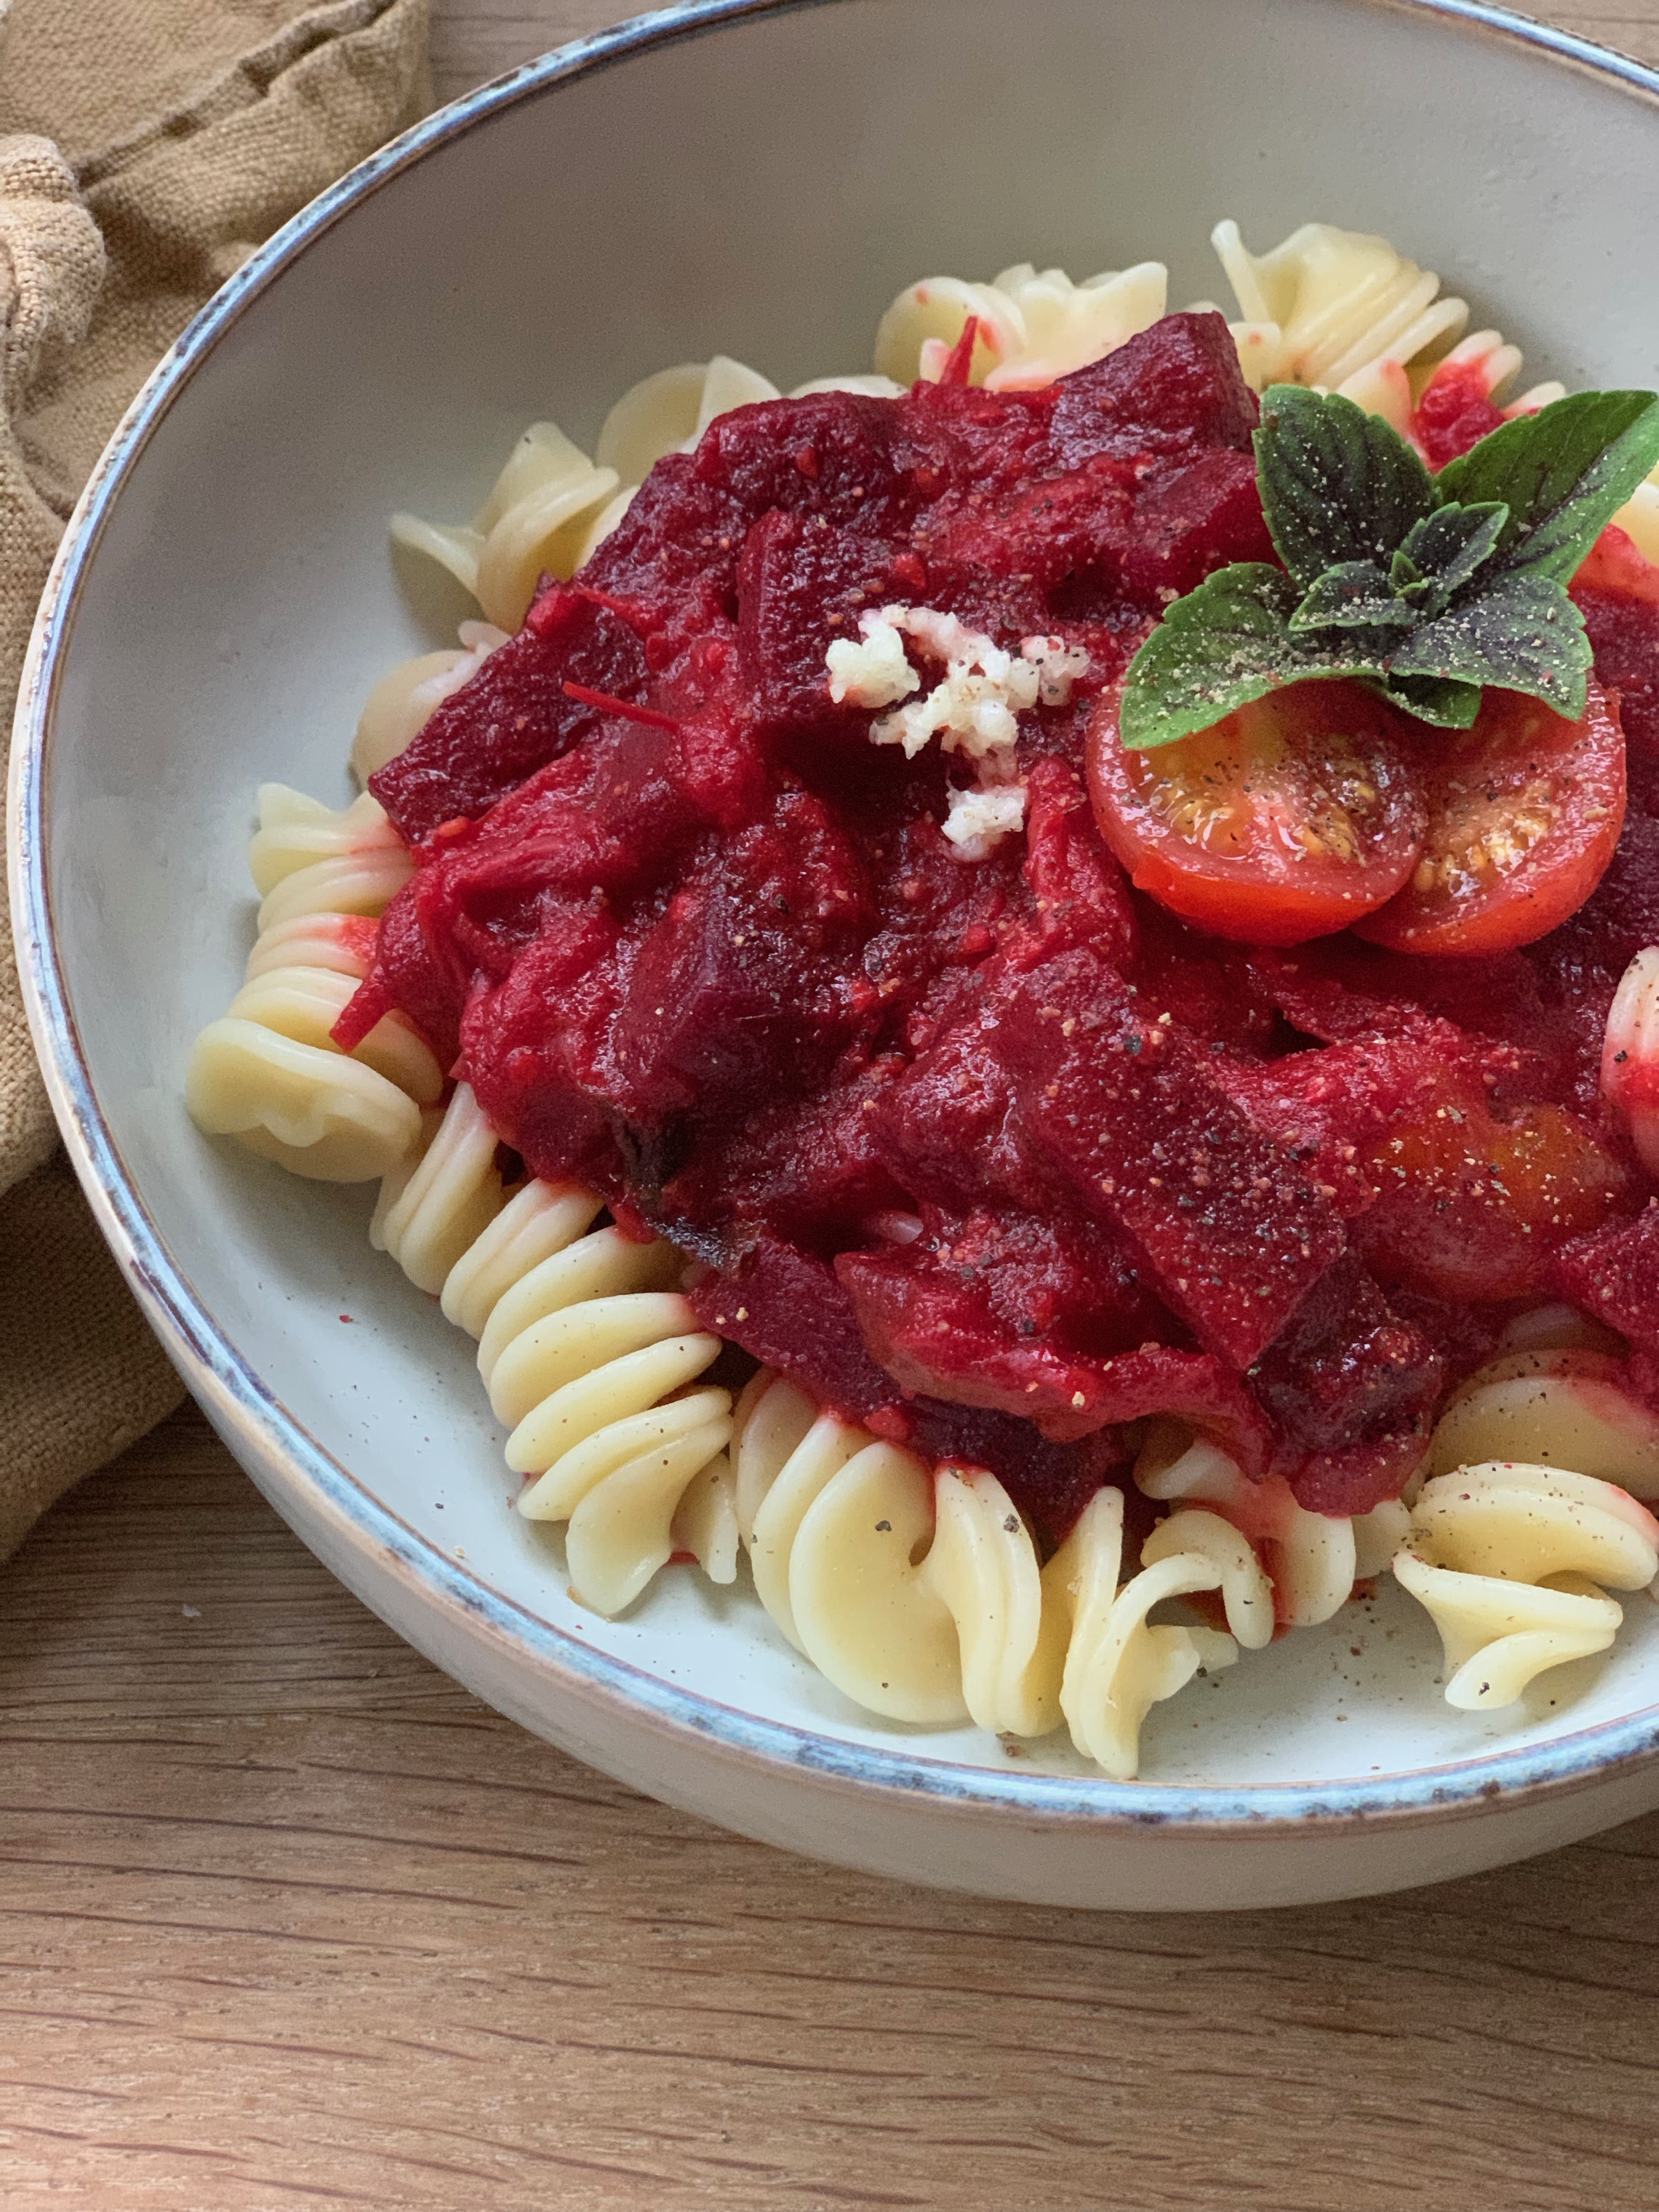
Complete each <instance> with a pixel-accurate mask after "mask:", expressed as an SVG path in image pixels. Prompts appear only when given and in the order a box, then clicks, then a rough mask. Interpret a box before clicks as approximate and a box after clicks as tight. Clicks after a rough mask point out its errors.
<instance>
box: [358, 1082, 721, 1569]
mask: <svg viewBox="0 0 1659 2212" xmlns="http://www.w3.org/2000/svg"><path fill="white" fill-rule="evenodd" d="M456 1101H457V1103H456V1104H455V1105H453V1106H452V1108H451V1109H450V1114H449V1115H447V1116H446V1120H445V1125H444V1130H443V1131H442V1132H441V1133H440V1135H439V1137H438V1138H437V1139H435V1142H434V1145H433V1146H432V1150H431V1152H428V1156H427V1160H428V1161H434V1162H435V1164H434V1165H433V1168H432V1172H431V1174H430V1175H429V1176H428V1177H427V1178H426V1182H425V1185H424V1188H422V1170H416V1174H415V1175H414V1176H412V1177H411V1178H410V1180H409V1182H407V1183H406V1184H405V1185H404V1188H402V1189H401V1191H398V1192H397V1193H396V1194H394V1196H393V1198H392V1203H391V1205H390V1206H389V1207H388V1209H387V1211H386V1213H385V1215H384V1216H383V1218H382V1219H381V1223H380V1238H381V1241H382V1242H383V1243H385V1244H386V1246H387V1248H388V1249H395V1250H397V1251H398V1256H399V1257H400V1258H401V1259H402V1261H403V1264H404V1267H405V1268H406V1269H408V1270H409V1272H410V1273H414V1272H415V1270H414V1267H413V1266H411V1260H413V1261H415V1262H416V1264H417V1265H419V1266H420V1267H422V1270H423V1271H424V1272H425V1273H428V1275H432V1274H435V1273H437V1272H438V1268H439V1265H440V1263H441V1261H443V1260H444V1259H445V1258H446V1257H447V1253H448V1250H449V1249H450V1248H451V1246H452V1245H453V1244H454V1243H459V1242H460V1241H461V1231H462V1227H463V1225H466V1226H469V1227H470V1226H471V1224H472V1223H473V1222H474V1221H476V1220H477V1218H479V1217H480V1216H483V1226H482V1227H480V1228H479V1229H478V1231H477V1234H476V1235H474V1236H472V1237H471V1241H470V1242H467V1243H465V1248H464V1249H461V1250H460V1251H459V1254H458V1255H457V1256H456V1257H455V1258H454V1260H453V1262H452V1263H451V1264H450V1265H449V1266H448V1267H447V1272H446V1273H443V1275H442V1282H441V1304H442V1308H443V1311H444V1313H445V1315H446V1316H447V1317H448V1319H449V1320H451V1321H453V1322H455V1323H456V1324H457V1325H458V1326H459V1327H460V1328H465V1330H466V1331H467V1332H468V1334H470V1335H472V1336H475V1337H477V1339H478V1340H479V1344H478V1369H479V1372H480V1373H481V1374H482V1376H483V1380H484V1387H485V1389H487V1390H488V1391H489V1401H490V1406H491V1408H492V1410H493V1411H494V1413H495V1418H496V1419H498V1420H499V1421H501V1422H502V1423H503V1424H504V1425H506V1426H507V1428H509V1429H510V1430H511V1431H512V1433H511V1435H510V1436H509V1437H508V1438H507V1465H508V1467H509V1468H512V1469H513V1472H514V1473H515V1474H521V1475H524V1476H526V1477H527V1478H532V1480H529V1482H528V1485H527V1486H526V1489H525V1491H524V1492H523V1494H522V1496H521V1497H520V1499H519V1510H520V1512H521V1513H522V1514H524V1515H525V1516H526V1519H529V1520H532V1521H565V1522H568V1523H569V1526H568V1530H567V1532H566V1560H567V1564H568V1568H569V1573H570V1582H571V1588H572V1589H573V1591H574V1595H576V1597H577V1598H579V1599H580V1601H581V1602H582V1603H583V1604H584V1605H586V1606H590V1607H592V1609H593V1611H595V1612H596V1613H620V1612H622V1611H623V1608H624V1607H627V1606H629V1605H631V1604H632V1603H633V1601H634V1600H635V1598H636V1597H638V1596H639V1595H640V1593H641V1591H642V1590H643V1589H644V1588H645V1587H646V1584H647V1583H648V1582H649V1581H650V1580H651V1578H652V1577H653V1575H654V1574H655V1573H656V1571H657V1570H658V1569H659V1567H660V1566H662V1565H664V1563H665V1561H666V1560H667V1559H669V1558H670V1557H671V1554H672V1553H673V1552H674V1551H675V1549H676V1548H677V1543H678V1545H681V1546H683V1547H684V1548H685V1549H688V1550H692V1551H694V1552H695V1553H696V1556H697V1557H698V1559H699V1560H700V1561H701V1563H702V1565H704V1567H705V1568H706V1569H707V1570H708V1572H709V1573H711V1574H712V1575H714V1577H715V1578H716V1579H719V1580H725V1581H729V1580H731V1578H732V1574H733V1573H735V1571H736V1539H735V1507H734V1504H733V1503H732V1494H731V1493H732V1475H731V1470H730V1468H729V1466H726V1465H725V1456H726V1442H727V1439H728V1438H729V1437H730V1436H731V1433H732V1399H731V1394H730V1392H729V1391H726V1390H723V1389H719V1388H718V1387H714V1386H708V1385H705V1386H703V1387H702V1388H701V1389H692V1388H691V1387H690V1386H691V1385H692V1384H693V1383H695V1382H696V1378H697V1376H700V1375H701V1374H702V1371H703V1370H704V1369H705V1368H706V1367H708V1365H709V1364H710V1363H711V1362H712V1361H713V1360H714V1359H715V1358H718V1356H719V1353H720V1339H719V1338H718V1337H717V1336H711V1335H708V1334H707V1333H706V1332H704V1331H702V1330H701V1329H699V1328H698V1327H697V1325H696V1320H695V1318H694V1317H693V1316H692V1312H691V1309H690V1306H689V1305H688V1304H686V1302H685V1300H684V1298H683V1297H681V1296H680V1295H679V1293H678V1291H677V1290H676V1289H674V1288H673V1287H672V1285H674V1283H675V1282H676V1280H677V1279H678V1273H679V1269H680V1266H681V1261H680V1259H679V1255H678V1253H677V1252H676V1251H675V1250H674V1249H673V1247H672V1246H671V1245H669V1244H665V1243H650V1244H642V1243H635V1242H633V1241H631V1240H630V1239H629V1238H628V1237H624V1236H623V1234H622V1232H621V1231H620V1230H617V1229H615V1228H604V1229H594V1228H593V1227H592V1221H593V1219H594V1217H595V1216H596V1215H597V1214H598V1213H599V1211H600V1203H599V1200H598V1199H596V1198H594V1197H593V1196H592V1194H590V1193H588V1192H586V1191H584V1190H580V1189H579V1188H576V1187H575V1186H574V1185H570V1184H565V1185H556V1184H552V1183H547V1182H541V1181H539V1180H536V1181H532V1182H526V1183H525V1184H524V1185H523V1186H522V1188H520V1190H518V1191H517V1192H516V1193H515V1194H513V1196H512V1197H511V1198H510V1199H508V1200H507V1201H506V1203H505V1204H504V1205H503V1204H501V1184H500V1178H499V1175H498V1172H497V1170H496V1169H495V1164H494V1160H495V1139H494V1136H493V1135H492V1134H491V1133H490V1132H489V1128H488V1126H487V1124H485V1123H484V1121H483V1116H482V1115H480V1114H479V1113H478V1111H477V1106H476V1105H475V1104H474V1103H472V1101H471V1093H470V1092H467V1091H465V1088H464V1087H463V1089H462V1090H460V1091H457V1093H456ZM440 1146H443V1147H444V1150H443V1152H442V1155H441V1157H436V1156H438V1155H439V1148H440ZM426 1164H427V1162H426V1161H423V1162H422V1169H424V1168H425V1166H426ZM420 1279H421V1277H420V1276H419V1275H416V1280H417V1281H418V1280H420ZM694 1486H696V1488H695V1490H694ZM688 1493H690V1495H688ZM683 1507H684V1520H683V1522H681V1526H680V1530H679V1534H678V1538H677V1534H676V1526H675V1522H676V1515H677V1513H678V1512H679V1511H680V1510H681V1509H682V1508H683ZM688 1537H689V1538H690V1540H691V1541H687V1538H688ZM699 1546H701V1548H699Z"/></svg>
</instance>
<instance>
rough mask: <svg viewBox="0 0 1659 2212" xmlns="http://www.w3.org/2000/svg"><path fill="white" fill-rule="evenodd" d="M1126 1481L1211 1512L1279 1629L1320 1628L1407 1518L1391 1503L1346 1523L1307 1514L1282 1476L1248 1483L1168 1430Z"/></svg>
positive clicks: (1224, 1458)
mask: <svg viewBox="0 0 1659 2212" xmlns="http://www.w3.org/2000/svg"><path fill="white" fill-rule="evenodd" d="M1134 1479H1135V1486H1136V1487H1137V1488H1138V1489H1139V1490H1140V1491H1141V1492H1143V1494H1144V1495H1145V1496H1146V1497H1148V1498H1160V1499H1164V1500H1168V1501H1169V1502H1170V1503H1172V1504H1173V1503H1175V1502H1176V1501H1180V1502H1182V1503H1183V1504H1202V1505H1206V1506H1208V1507H1211V1508H1212V1509H1213V1511H1214V1513H1215V1514H1216V1515H1218V1516H1220V1518H1221V1519H1223V1520H1224V1521H1226V1522H1231V1525H1232V1526H1233V1527H1234V1528H1237V1530H1238V1531H1239V1533H1240V1534H1242V1535H1243V1537H1244V1538H1245V1539H1247V1540H1248V1541H1249V1543H1250V1544H1251V1545H1252V1546H1254V1547H1256V1548H1257V1550H1258V1551H1259V1553H1260V1555H1261V1559H1262V1560H1263V1562H1264V1565H1265V1568H1266V1571H1267V1575H1268V1577H1269V1578H1270V1581H1271V1587H1272V1589H1273V1608H1274V1613H1275V1615H1276V1617H1277V1620H1278V1621H1279V1626H1281V1627H1285V1628H1312V1627H1315V1626H1317V1625H1318V1624H1319V1623H1320V1622H1321V1621H1322V1620H1329V1619H1330V1618H1331V1616H1332V1615H1333V1614H1334V1613H1336V1612H1338V1611H1339V1610H1340V1607H1342V1606H1343V1605H1345V1604H1346V1602H1347V1601H1348V1599H1349V1598H1350V1597H1351V1596H1352V1594H1353V1586H1354V1584H1355V1583H1356V1582H1357V1581H1358V1579H1359V1578H1360V1577H1362V1576H1364V1575H1373V1574H1377V1573H1380V1572H1381V1571H1382V1570H1383V1568H1384V1567H1386V1566H1387V1565H1388V1564H1389V1560H1390V1559H1392V1557H1393V1556H1394V1553H1395V1551H1396V1550H1397V1549H1398V1547H1399V1546H1400V1544H1401V1541H1402V1540H1403V1538H1404V1535H1405V1531H1406V1525H1407V1510H1406V1508H1405V1507H1404V1506H1403V1505H1401V1504H1400V1503H1399V1502H1398V1501H1397V1500H1389V1501H1388V1502H1386V1503H1385V1504H1382V1505H1379V1506H1377V1507H1376V1508H1375V1509H1374V1510H1373V1511H1372V1512H1370V1513H1368V1514H1362V1515H1359V1516H1356V1517H1353V1518H1350V1517H1349V1516H1346V1514H1328V1513H1310V1512H1309V1511H1307V1510H1306V1509H1305V1508H1304V1507H1303V1506H1301V1505H1298V1504H1297V1501H1296V1498H1295V1497H1294V1495H1293V1494H1292V1492H1291V1486H1290V1485H1289V1483H1288V1482H1286V1481H1285V1480H1284V1478H1283V1477H1282V1476H1279V1475H1273V1476H1269V1477H1268V1478H1267V1480H1264V1481H1261V1482H1252V1481H1251V1480H1249V1478H1248V1476H1246V1475H1245V1474H1244V1473H1243V1470H1242V1468H1239V1466H1238V1465H1237V1462H1235V1461H1234V1460H1231V1459H1230V1458H1229V1457H1228V1455H1227V1454H1226V1453H1225V1452H1224V1451H1223V1450H1222V1449H1220V1447H1219V1446H1218V1445H1217V1444H1212V1443H1210V1442H1208V1440H1207V1439H1206V1438H1204V1437H1194V1436H1193V1435H1192V1434H1191V1432H1190V1431H1188V1430H1186V1429H1184V1428H1183V1427H1182V1426H1181V1425H1180V1424H1178V1423H1176V1422H1168V1423H1160V1424H1158V1427H1157V1428H1156V1429H1155V1430H1154V1431H1153V1434H1152V1437H1151V1438H1150V1439H1149V1441H1148V1442H1147V1443H1146V1447H1145V1449H1143V1451H1142V1452H1141V1455H1140V1457H1139V1459H1138V1460H1137V1461H1136V1462H1135V1470H1134Z"/></svg>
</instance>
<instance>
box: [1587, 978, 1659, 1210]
mask: <svg viewBox="0 0 1659 2212" xmlns="http://www.w3.org/2000/svg"><path fill="white" fill-rule="evenodd" d="M1656 1073H1659V945H1645V946H1644V948H1643V950H1642V951H1640V952H1638V954H1637V955H1636V957H1635V958H1634V959H1633V960H1632V962H1631V963H1630V965H1629V967H1628V968H1626V970H1625V972H1624V974H1623V975H1621V976H1620V980H1619V988H1618V990H1617V991H1616V992H1615V993H1614V994H1613V1004H1612V1006H1610V1007H1609V1008H1608V1010H1607V1032H1606V1035H1605V1036H1604V1038H1603V1041H1602V1045H1601V1095H1602V1097H1604V1098H1605V1099H1606V1100H1607V1103H1608V1105H1609V1106H1610V1107H1611V1108H1612V1109H1613V1113H1614V1114H1615V1115H1617V1116H1618V1117H1619V1119H1620V1121H1622V1122H1623V1123H1624V1125H1625V1127H1626V1128H1627V1129H1628V1130H1629V1132H1630V1140H1631V1143H1632V1145H1633V1146H1635V1148H1636V1153H1637V1157H1638V1159H1639V1160H1640V1161H1641V1163H1642V1164H1643V1166H1644V1168H1645V1169H1646V1170H1647V1171H1648V1173H1649V1174H1650V1176H1659V1085H1656V1083H1655V1081H1654V1077H1655V1074H1656Z"/></svg>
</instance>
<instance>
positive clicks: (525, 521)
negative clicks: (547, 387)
mask: <svg viewBox="0 0 1659 2212" xmlns="http://www.w3.org/2000/svg"><path fill="white" fill-rule="evenodd" d="M621 481H622V479H621V478H620V477H618V476H617V471H615V470H614V469H607V468H600V467H598V466H596V465H595V464H594V463H593V462H592V461H590V460H589V459H588V458H587V456H586V453H583V452H582V451H581V449H580V447H577V446H574V445H572V443H571V442H570V441H569V439H568V438H567V437H566V436H565V435H564V433H563V431H562V430H561V429H560V428H559V427H558V425H557V424H556V423H555V422H532V424H531V425H530V428H528V429H527V430H526V432H525V433H524V435H523V436H522V437H521V438H520V440H519V442H518V444H517V445H516V446H514V447H513V451H512V452H511V453H509V454H508V455H507V460H506V463H505V464H504V465H503V467H502V469H501V474H500V475H499V476H498V477H496V479H495V484H494V486H493V487H492V489H491V490H490V494H489V498H488V499H487V500H485V501H484V503H483V506H482V507H480V508H479V509H478V512H477V514H475V515H474V516H473V518H472V520H471V522H470V523H467V524H465V525H461V526H455V525H450V524H444V523H435V522H422V520H421V519H420V517H419V516H418V515H415V514H394V515H393V516H392V537H393V538H394V539H395V540H396V541H397V543H398V544H399V545H405V546H407V547H409V549H410V550H411V551H413V552H416V553H424V554H427V555H428V556H430V558H431V559H433V560H435V561H436V562H438V564H439V565H440V567H441V568H447V569H448V571H449V573H450V574H451V575H452V576H453V577H454V579H455V580H456V581H457V582H458V583H459V584H460V585H462V586H465V589H466V590H467V591H469V592H471V594H472V596H473V598H474V599H477V602H478V605H480V606H481V607H482V608H483V611H484V616H485V618H486V619H487V620H488V621H489V622H491V623H498V624H499V625H500V626H501V629H507V630H514V629H517V628H518V627H519V624H520V623H521V622H522V621H523V620H524V617H525V610H526V608H527V607H528V606H529V605H530V599H531V594H532V592H534V590H535V588H536V580H537V578H538V576H540V575H542V574H544V573H546V574H551V575H555V576H560V577H569V576H573V575H574V574H575V572H576V569H577V567H578V566H579V564H580V562H581V561H582V560H583V559H585V558H586V548H587V538H588V526H589V524H590V523H591V522H592V518H593V516H594V514H595V513H596V512H597V510H598V509H599V508H600V507H604V506H605V504H606V502H607V501H609V500H610V499H611V497H612V495H614V494H615V492H616V491H617V487H618V485H619V484H620V483H621Z"/></svg>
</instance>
